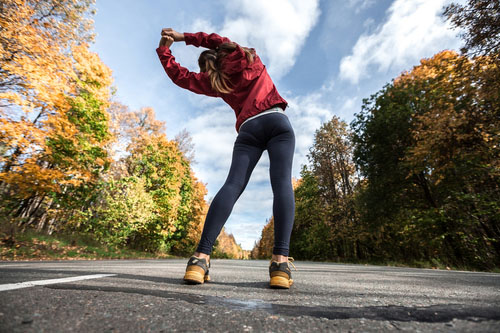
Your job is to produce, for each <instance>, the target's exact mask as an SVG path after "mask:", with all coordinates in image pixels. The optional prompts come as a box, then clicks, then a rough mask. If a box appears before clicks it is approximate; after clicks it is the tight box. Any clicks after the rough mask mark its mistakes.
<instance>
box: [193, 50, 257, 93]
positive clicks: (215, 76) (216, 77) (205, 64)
mask: <svg viewBox="0 0 500 333" xmlns="http://www.w3.org/2000/svg"><path fill="white" fill-rule="evenodd" d="M237 47H238V45H237V44H236V43H222V44H220V45H219V46H218V47H217V48H216V49H215V50H206V51H203V52H201V54H200V57H199V58H198V65H199V66H200V71H202V72H206V73H207V74H208V77H209V78H210V84H211V86H212V89H213V90H215V91H217V92H219V93H223V94H229V93H230V92H232V91H233V89H232V87H231V84H230V81H229V76H228V75H227V74H226V73H224V71H223V70H222V63H223V60H224V58H225V57H226V55H228V54H229V53H231V52H233V51H234V50H236V49H237ZM241 48H242V49H243V51H244V52H245V55H246V57H247V60H248V62H249V63H252V62H253V57H254V52H255V51H254V49H249V48H247V47H241Z"/></svg>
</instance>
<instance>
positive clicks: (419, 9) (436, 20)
mask: <svg viewBox="0 0 500 333" xmlns="http://www.w3.org/2000/svg"><path fill="white" fill-rule="evenodd" d="M447 2H448V1H447V0H414V1H407V0H396V1H395V2H394V3H393V4H392V5H391V7H390V8H389V10H388V19H387V21H386V22H385V23H384V24H383V25H381V26H379V27H378V28H377V29H376V30H375V31H374V33H372V34H365V35H362V36H361V37H359V39H358V41H357V42H356V44H355V45H354V47H353V50H352V54H350V55H348V56H346V57H344V58H343V59H342V60H341V63H340V77H341V78H342V79H345V80H348V81H350V82H351V83H353V84H356V83H358V82H359V80H360V79H363V78H366V77H370V76H371V75H370V71H371V70H373V69H376V70H377V71H379V72H385V71H388V70H399V71H402V70H404V69H408V68H409V67H411V66H412V65H414V64H416V63H417V62H418V60H419V59H421V58H422V57H430V56H432V55H433V54H435V53H437V52H439V51H441V50H442V47H443V45H447V46H450V45H451V46H453V47H454V48H458V47H459V41H458V39H457V38H456V31H453V30H451V29H449V24H448V23H447V22H445V21H444V19H443V18H442V17H441V12H442V10H443V6H444V5H445V4H446V3H447Z"/></svg>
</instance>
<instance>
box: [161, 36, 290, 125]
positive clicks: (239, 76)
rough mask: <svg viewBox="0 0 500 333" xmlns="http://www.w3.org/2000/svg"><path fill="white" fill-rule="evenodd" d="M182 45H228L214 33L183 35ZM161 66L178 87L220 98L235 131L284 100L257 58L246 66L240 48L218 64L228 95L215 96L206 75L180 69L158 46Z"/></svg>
mask: <svg viewBox="0 0 500 333" xmlns="http://www.w3.org/2000/svg"><path fill="white" fill-rule="evenodd" d="M184 40H185V42H186V45H194V46H196V47H199V46H203V47H206V48H209V49H215V48H216V47H217V46H219V45H220V44H222V43H226V42H230V40H229V39H228V38H226V37H221V36H219V35H217V34H210V35H208V34H206V33H204V32H198V33H194V34H191V33H184ZM156 53H158V57H159V58H160V61H161V64H162V65H163V68H164V69H165V72H167V75H168V76H169V77H170V78H171V79H172V81H173V82H174V83H175V84H177V85H178V86H179V87H181V88H185V89H188V90H191V91H192V92H195V93H197V94H203V95H207V96H212V97H221V98H222V99H223V100H224V101H225V102H226V103H227V104H229V106H231V108H232V109H233V110H234V112H235V114H236V131H237V132H239V128H240V125H241V124H242V123H243V122H244V121H245V120H246V119H248V118H250V117H252V116H254V115H256V114H258V113H260V112H262V111H265V110H267V109H270V108H271V107H273V106H275V105H278V106H280V107H281V108H283V110H284V109H285V108H286V106H287V104H288V103H287V101H285V99H283V98H282V97H281V96H280V95H279V94H278V91H277V90H276V87H275V86H274V83H273V81H272V80H271V78H270V77H269V74H268V73H267V70H266V67H265V66H264V64H262V61H261V60H260V58H259V56H257V55H254V60H253V62H252V63H250V64H249V63H248V61H247V57H246V55H245V52H244V51H243V49H242V48H241V47H239V46H238V47H237V49H236V50H235V51H233V52H232V53H230V54H228V55H227V56H226V57H225V59H224V62H223V64H222V70H223V71H224V72H225V73H226V74H228V75H229V79H230V81H231V87H232V88H233V91H232V92H231V93H229V94H222V93H218V92H216V91H215V90H213V89H212V86H211V85H210V80H209V77H208V74H207V73H193V72H190V71H189V70H188V69H187V68H184V67H182V66H181V65H179V64H178V63H177V62H176V61H175V58H174V56H173V55H172V53H171V52H170V49H169V48H168V47H166V46H162V47H159V48H157V49H156Z"/></svg>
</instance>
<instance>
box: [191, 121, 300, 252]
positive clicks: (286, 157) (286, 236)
mask: <svg viewBox="0 0 500 333" xmlns="http://www.w3.org/2000/svg"><path fill="white" fill-rule="evenodd" d="M266 149H267V151H268V153H269V160H270V168H269V173H270V176H271V186H272V189H273V196H274V201H273V215H274V248H273V254H281V255H284V256H288V249H289V244H290V234H291V233H292V227H293V219H294V214H295V199H294V193H293V188H292V160H293V153H294V149H295V135H294V132H293V128H292V126H291V125H290V122H289V121H288V117H287V116H286V115H285V114H284V113H281V112H273V113H268V114H265V115H262V116H260V117H257V118H254V119H251V120H249V121H248V122H246V123H244V124H243V125H242V126H241V127H240V131H239V134H238V137H237V138H236V142H235V143H234V149H233V158H232V162H231V168H230V170H229V175H228V176H227V179H226V182H225V183H224V185H223V186H222V188H221V189H220V190H219V192H218V193H217V195H216V196H215V198H214V199H213V201H212V203H211V204H210V208H209V210H208V214H207V217H206V220H205V225H204V227H203V233H202V235H201V239H200V243H199V244H198V248H197V250H196V251H197V252H201V253H205V254H210V253H211V252H212V247H213V245H214V243H215V240H216V238H217V236H218V235H219V233H220V231H221V229H222V227H223V226H224V224H225V223H226V221H227V219H228V218H229V215H230V214H231V211H232V210H233V206H234V204H235V203H236V200H238V198H239V197H240V195H241V193H243V190H244V189H245V187H246V185H247V183H248V180H249V179H250V175H251V174H252V171H253V169H254V167H255V165H256V164H257V162H258V161H259V159H260V156H261V155H262V152H263V151H264V150H266Z"/></svg>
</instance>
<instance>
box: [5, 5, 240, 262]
mask: <svg viewBox="0 0 500 333" xmlns="http://www.w3.org/2000/svg"><path fill="white" fill-rule="evenodd" d="M92 5H93V1H90V0H50V1H34V0H14V1H8V2H5V1H2V2H1V3H0V6H1V7H0V29H1V30H0V31H1V39H0V68H1V69H0V201H1V206H0V219H1V220H0V224H1V232H2V235H3V240H4V243H5V244H11V245H14V244H15V235H16V234H17V233H19V232H21V233H22V232H25V231H27V230H35V231H36V232H41V233H48V234H57V233H64V234H75V233H76V234H87V235H90V236H91V237H92V238H93V239H95V240H97V241H98V242H101V243H105V244H109V245H113V246H116V247H130V248H134V249H138V250H142V251H148V252H163V253H172V254H176V255H188V254H191V253H192V252H193V251H194V247H195V245H196V244H197V241H198V239H199V237H200V234H201V229H202V224H203V221H204V216H205V214H206V211H207V209H208V204H207V202H206V201H205V199H204V197H205V195H206V193H207V190H206V187H205V184H203V183H202V182H200V181H199V180H198V179H197V178H196V177H195V175H194V173H193V171H192V168H191V162H192V161H191V160H192V155H193V151H192V149H193V148H192V144H191V138H190V136H189V133H188V132H186V131H183V132H181V133H179V134H178V135H177V136H176V137H175V138H174V139H173V140H169V139H168V138H167V136H166V134H165V124H164V123H163V122H161V121H158V120H157V119H156V116H155V112H154V110H153V109H152V108H148V107H144V108H141V109H140V110H130V109H129V108H128V107H127V106H125V105H123V104H121V103H119V102H118V101H116V100H115V99H114V98H113V95H114V89H115V88H114V87H113V85H112V84H113V81H112V76H111V70H110V69H109V68H108V67H107V66H106V64H104V63H103V62H102V61H101V60H100V58H99V55H98V54H96V53H93V52H91V51H90V49H89V48H90V44H91V43H92V41H93V39H94V33H93V25H92V21H91V19H90V18H89V17H90V15H92V14H93V13H92V10H93V9H92V8H93V7H92ZM218 242H219V243H220V246H219V245H217V246H216V250H215V256H219V257H235V258H239V257H241V256H242V253H243V252H242V250H241V247H240V246H239V245H238V244H236V242H235V240H234V237H233V236H232V235H228V234H226V233H225V232H224V231H223V232H222V234H221V236H220V237H219V241H218Z"/></svg>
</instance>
